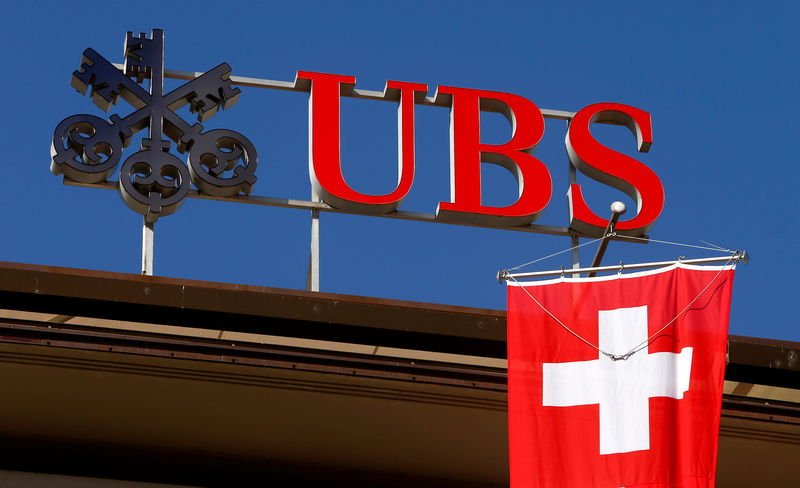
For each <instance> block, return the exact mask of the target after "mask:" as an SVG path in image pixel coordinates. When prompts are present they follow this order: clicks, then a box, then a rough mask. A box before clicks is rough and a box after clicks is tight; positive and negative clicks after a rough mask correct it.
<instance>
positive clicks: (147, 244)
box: [142, 218, 155, 276]
mask: <svg viewBox="0 0 800 488" xmlns="http://www.w3.org/2000/svg"><path fill="white" fill-rule="evenodd" d="M143 220H144V223H143V224H142V274H143V275H147V276H153V238H154V230H155V229H154V227H155V223H154V222H148V221H147V219H146V218H143Z"/></svg>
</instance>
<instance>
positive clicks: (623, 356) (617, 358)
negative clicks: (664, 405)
mask: <svg viewBox="0 0 800 488" xmlns="http://www.w3.org/2000/svg"><path fill="white" fill-rule="evenodd" d="M733 258H734V256H731V257H730V259H728V261H726V262H725V264H723V265H722V266H720V269H719V271H718V272H717V274H715V275H714V277H713V278H711V281H709V282H708V284H706V286H705V287H704V288H703V289H702V290H700V292H699V293H698V294H697V296H695V297H694V298H693V299H692V300H691V301H690V302H689V303H688V304H687V305H686V306H685V307H684V308H683V310H681V311H680V312H678V314H677V315H675V317H673V318H672V320H670V321H669V322H667V323H666V324H665V325H664V326H663V327H661V328H660V329H658V330H657V331H656V332H655V333H653V334H652V335H651V336H650V337H648V338H647V339H645V340H644V341H642V342H641V343H639V344H637V345H635V346H634V347H632V348H631V349H630V350H629V351H628V352H626V353H624V354H614V353H611V352H608V351H604V350H603V349H601V348H600V347H599V346H596V345H594V344H592V343H591V342H590V341H588V340H587V339H585V338H584V337H583V336H581V335H580V334H578V333H577V332H575V331H573V330H572V329H570V328H569V327H568V326H567V325H566V324H564V322H562V321H561V320H559V319H558V317H556V316H555V315H553V313H552V312H551V311H550V310H548V309H547V308H546V307H545V306H544V305H542V304H541V303H540V302H539V300H537V299H536V298H534V296H533V295H531V294H530V292H529V291H528V290H527V287H526V286H523V285H522V284H521V283H520V282H519V281H517V279H516V278H514V276H512V275H509V278H510V279H511V280H513V281H514V282H515V283H517V284H518V285H520V288H522V291H524V292H525V294H526V295H528V297H530V299H531V300H533V302H534V303H536V305H538V306H539V307H540V308H541V309H542V310H543V311H544V312H545V313H546V314H547V315H549V316H550V317H551V318H552V319H553V320H555V321H556V322H557V323H558V324H559V325H560V326H561V327H563V328H564V330H566V331H567V332H569V333H570V334H572V335H573V336H575V337H576V338H578V339H580V340H581V342H583V343H585V344H586V345H588V346H590V347H591V348H593V349H596V350H597V351H598V352H600V353H601V354H603V355H604V356H606V357H608V358H609V359H611V360H612V361H625V360H627V359H628V358H630V357H631V356H633V355H634V354H636V353H637V352H639V351H641V350H643V349H644V348H646V347H647V346H649V345H650V344H652V343H653V341H654V340H655V338H656V337H657V336H658V335H659V334H661V333H662V332H663V331H664V329H666V328H667V327H669V326H670V325H672V323H673V322H675V321H676V320H678V318H679V317H681V316H682V315H683V314H684V313H686V311H687V310H689V307H691V306H692V305H693V304H694V302H696V301H697V300H698V299H699V298H700V297H701V296H702V295H703V294H704V293H705V292H706V290H708V288H709V287H710V286H711V284H712V283H714V282H715V281H716V280H717V278H718V277H719V276H720V275H721V274H722V272H723V271H726V267H728V265H730V264H731V261H733ZM735 267H736V264H735V263H734V264H733V265H731V266H730V267H729V268H727V269H728V270H730V269H734V268H735Z"/></svg>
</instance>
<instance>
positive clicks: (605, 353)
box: [509, 276, 613, 359]
mask: <svg viewBox="0 0 800 488" xmlns="http://www.w3.org/2000/svg"><path fill="white" fill-rule="evenodd" d="M509 278H511V279H512V280H514V283H516V284H518V285H519V284H520V282H519V281H517V279H516V278H514V277H513V276H509ZM520 288H522V291H524V292H525V294H526V295H528V296H529V297H530V299H531V300H533V301H534V303H536V305H539V307H540V308H541V309H542V310H544V312H545V313H546V314H547V315H549V316H550V317H552V319H553V320H555V321H556V322H558V325H560V326H561V327H563V328H564V330H566V331H567V332H569V333H570V334H572V335H574V336H575V337H577V338H578V339H580V340H581V341H582V342H583V343H585V344H586V345H587V346H589V347H591V348H593V349H597V351H598V352H600V353H601V354H604V355H606V356H608V357H610V358H612V359H613V357H612V355H611V354H609V353H607V352H605V351H604V350H602V349H600V348H599V347H598V346H595V345H594V344H592V343H591V342H589V341H588V340H586V339H584V338H583V336H581V335H580V334H578V333H577V332H575V331H574V330H572V329H570V328H569V327H567V325H566V324H564V322H562V321H560V320H559V319H558V317H556V316H555V315H553V313H552V312H551V311H550V310H548V309H547V308H546V307H545V306H544V305H542V304H541V303H539V300H537V299H536V298H534V297H533V295H531V294H530V292H529V291H528V288H527V287H526V286H520Z"/></svg>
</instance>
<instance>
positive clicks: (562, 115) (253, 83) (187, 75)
mask: <svg viewBox="0 0 800 488" xmlns="http://www.w3.org/2000/svg"><path fill="white" fill-rule="evenodd" d="M112 64H114V66H116V67H117V68H119V69H120V70H121V69H122V64H121V63H112ZM202 74H203V72H202V71H181V70H174V69H168V70H164V77H165V78H174V79H178V80H193V79H195V78H197V77H199V76H201V75H202ZM230 78H231V81H232V82H233V84H234V85H238V86H249V87H253V88H268V89H272V90H285V91H294V92H306V93H308V92H309V91H311V84H310V83H308V82H307V80H300V82H299V83H298V82H297V81H279V80H268V79H265V78H251V77H247V76H231V77H230ZM304 81H305V82H304ZM341 96H343V97H350V98H361V99H365V100H383V101H387V102H397V101H399V100H400V94H399V92H398V91H397V90H384V91H376V90H362V89H358V88H351V89H344V90H342V92H341ZM414 103H415V104H417V105H429V106H433V107H449V106H450V100H449V99H447V98H445V97H441V98H439V99H438V100H437V99H435V98H434V97H420V98H419V99H416V98H415V101H414ZM539 110H541V112H542V116H543V117H545V118H548V119H560V120H571V119H572V118H573V117H574V116H575V112H570V111H567V110H553V109H547V108H540V109H539ZM601 123H603V122H601Z"/></svg>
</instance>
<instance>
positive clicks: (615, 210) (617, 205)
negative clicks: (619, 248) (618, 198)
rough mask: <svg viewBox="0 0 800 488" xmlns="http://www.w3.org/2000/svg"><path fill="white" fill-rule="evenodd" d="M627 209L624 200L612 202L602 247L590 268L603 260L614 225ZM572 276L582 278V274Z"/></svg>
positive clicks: (590, 274) (599, 248) (592, 274)
mask: <svg viewBox="0 0 800 488" xmlns="http://www.w3.org/2000/svg"><path fill="white" fill-rule="evenodd" d="M626 210H627V207H625V204H624V203H622V202H614V203H612V204H611V218H610V219H609V220H608V225H607V226H606V230H604V231H603V240H602V241H601V242H600V247H598V248H597V253H595V255H594V259H593V260H592V265H591V266H590V268H596V267H598V266H600V262H601V261H602V260H603V255H604V254H605V253H606V248H607V247H608V238H609V237H611V234H612V233H613V232H614V226H615V225H617V221H618V220H619V217H620V215H622V214H624V213H625V211H626ZM573 267H574V266H573ZM578 268H580V266H578ZM576 274H577V273H576ZM595 274H597V273H595V272H591V273H589V274H588V275H587V277H589V278H592V277H593V276H594V275H595ZM572 277H573V278H580V275H578V276H574V275H573V276H572Z"/></svg>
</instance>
